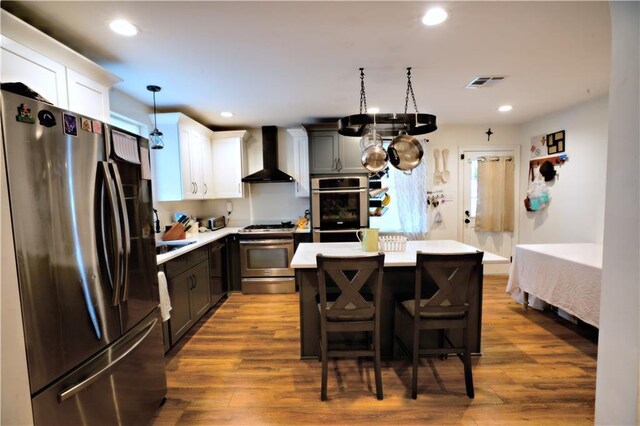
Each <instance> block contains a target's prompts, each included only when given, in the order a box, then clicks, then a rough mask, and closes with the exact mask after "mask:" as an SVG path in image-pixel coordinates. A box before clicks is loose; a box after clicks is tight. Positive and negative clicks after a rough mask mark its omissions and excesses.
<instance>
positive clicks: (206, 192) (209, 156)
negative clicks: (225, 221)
mask: <svg viewBox="0 0 640 426" xmlns="http://www.w3.org/2000/svg"><path fill="white" fill-rule="evenodd" d="M200 142H201V143H202V146H201V151H202V157H201V159H202V197H203V198H206V199H211V198H213V153H212V150H211V140H210V139H209V138H208V137H207V136H202V137H201V139H200Z"/></svg>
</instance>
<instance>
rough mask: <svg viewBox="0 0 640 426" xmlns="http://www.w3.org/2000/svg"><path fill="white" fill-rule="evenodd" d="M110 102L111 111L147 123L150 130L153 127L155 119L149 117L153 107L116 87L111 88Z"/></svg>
mask: <svg viewBox="0 0 640 426" xmlns="http://www.w3.org/2000/svg"><path fill="white" fill-rule="evenodd" d="M149 95H151V92H149ZM149 99H151V97H149ZM109 103H110V109H111V111H113V112H117V113H118V114H122V115H124V116H125V117H128V118H131V119H133V120H136V121H139V122H140V123H143V124H146V125H147V126H148V127H149V130H151V129H153V121H152V120H151V119H150V118H149V114H152V113H153V108H152V107H150V106H147V105H145V104H143V103H142V102H140V101H138V100H136V99H134V98H132V97H131V96H129V95H127V94H125V93H122V92H120V91H119V90H115V89H111V90H109ZM145 136H146V135H145Z"/></svg>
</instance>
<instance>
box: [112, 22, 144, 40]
mask: <svg viewBox="0 0 640 426" xmlns="http://www.w3.org/2000/svg"><path fill="white" fill-rule="evenodd" d="M109 28H111V31H113V32H114V33H116V34H120V35H123V36H128V37H131V36H134V35H136V34H138V28H137V27H136V26H135V25H133V24H132V23H130V22H128V21H125V20H124V19H116V20H115V21H111V23H109Z"/></svg>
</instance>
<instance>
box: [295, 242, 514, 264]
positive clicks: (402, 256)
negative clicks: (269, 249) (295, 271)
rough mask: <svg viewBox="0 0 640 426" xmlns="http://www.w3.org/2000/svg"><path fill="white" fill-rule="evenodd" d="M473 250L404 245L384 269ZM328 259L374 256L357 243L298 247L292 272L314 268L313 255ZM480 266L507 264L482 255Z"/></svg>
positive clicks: (459, 246)
mask: <svg viewBox="0 0 640 426" xmlns="http://www.w3.org/2000/svg"><path fill="white" fill-rule="evenodd" d="M476 250H477V249H476V248H475V247H472V246H469V245H466V244H463V243H460V242H458V241H453V240H425V241H407V249H406V250H405V251H401V252H386V253H385V259H384V266H415V265H416V252H417V251H423V252H427V253H474V252H475V251H476ZM318 254H325V255H327V256H345V257H348V256H363V255H365V256H366V255H367V254H370V255H374V254H376V253H375V252H364V251H362V248H361V246H360V243H301V244H300V245H299V246H298V249H297V250H296V252H295V254H294V256H293V259H292V261H291V267H292V268H299V269H304V268H316V267H317V265H316V255H318ZM482 263H483V264H485V265H486V264H495V263H509V259H506V258H504V257H502V256H498V255H497V254H494V253H490V252H487V251H485V252H484V257H483V259H482Z"/></svg>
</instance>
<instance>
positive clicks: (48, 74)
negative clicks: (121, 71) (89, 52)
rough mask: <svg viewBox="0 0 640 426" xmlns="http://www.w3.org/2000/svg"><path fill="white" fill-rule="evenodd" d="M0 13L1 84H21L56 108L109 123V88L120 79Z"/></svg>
mask: <svg viewBox="0 0 640 426" xmlns="http://www.w3.org/2000/svg"><path fill="white" fill-rule="evenodd" d="M0 14H1V17H2V25H1V26H0V31H1V32H2V46H1V49H0V63H1V64H2V66H0V80H2V82H3V83H4V82H21V83H24V84H25V85H27V86H29V87H30V88H31V89H32V90H34V91H36V92H37V93H38V94H40V95H41V96H42V97H44V98H45V99H47V100H48V101H49V102H51V103H53V104H54V105H55V106H57V107H60V108H63V109H69V110H71V111H73V112H77V113H78V114H82V115H86V116H88V117H91V118H97V119H98V120H102V121H108V120H109V88H110V87H112V86H113V85H114V84H116V83H118V82H120V81H122V80H121V79H120V78H118V77H117V76H115V75H113V74H111V73H110V72H109V71H107V70H105V69H104V68H102V67H100V66H99V65H97V64H95V63H94V62H91V61H90V60H89V59H87V58H85V57H84V56H82V55H80V54H78V53H77V52H74V51H73V50H71V49H69V48H68V47H67V46H65V45H63V44H61V43H60V42H58V41H57V40H55V39H53V38H51V37H49V36H48V35H46V34H44V33H43V32H41V31H39V30H38V29H36V28H34V27H32V26H30V25H29V24H27V23H25V22H23V21H21V20H20V19H18V18H16V17H15V16H13V15H11V14H9V13H7V12H6V11H4V10H2V11H0Z"/></svg>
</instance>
